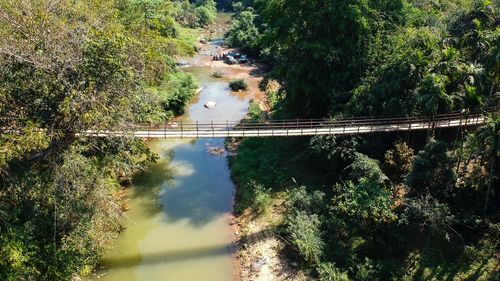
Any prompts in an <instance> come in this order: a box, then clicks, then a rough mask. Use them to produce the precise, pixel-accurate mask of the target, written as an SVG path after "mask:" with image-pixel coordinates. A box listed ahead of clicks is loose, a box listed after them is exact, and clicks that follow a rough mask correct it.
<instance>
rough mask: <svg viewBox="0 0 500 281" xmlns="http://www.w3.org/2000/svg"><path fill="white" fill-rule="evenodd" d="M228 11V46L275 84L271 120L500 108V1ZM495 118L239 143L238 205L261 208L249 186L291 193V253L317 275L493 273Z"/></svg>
mask: <svg viewBox="0 0 500 281" xmlns="http://www.w3.org/2000/svg"><path fill="white" fill-rule="evenodd" d="M233 8H234V10H235V16H234V19H233V24H232V26H231V29H230V31H229V33H228V35H227V41H228V43H230V44H232V45H234V46H238V47H242V48H248V49H252V52H253V53H255V54H259V55H260V57H261V59H263V60H266V61H267V62H268V63H269V64H270V65H271V67H272V70H271V72H270V73H269V74H268V77H267V78H268V79H266V81H267V80H269V81H271V80H275V81H278V82H279V84H280V85H281V87H280V89H279V92H278V93H277V95H276V94H275V93H273V95H272V100H273V102H272V103H273V106H274V108H273V115H272V116H271V118H276V119H285V118H297V117H313V118H314V117H317V118H332V119H335V118H341V117H351V116H394V115H406V116H413V115H427V116H429V117H432V116H434V115H436V114H440V113H447V112H452V111H463V112H464V113H472V112H474V113H480V112H486V110H487V108H491V107H493V106H497V108H498V105H499V104H498V102H499V96H500V92H499V82H500V81H499V73H500V72H499V70H500V69H499V65H500V60H499V59H500V55H499V54H500V53H499V51H500V48H499V46H500V29H499V26H500V2H499V1H473V0H452V1H425V0H424V1H421V0H419V1H416V0H398V1H378V0H374V1H336V0H335V1H322V0H310V1H293V0H279V1H260V0H254V1H243V2H238V3H236V4H234V5H233ZM250 15H251V16H250ZM244 18H245V20H243V19H244ZM249 30H250V31H251V32H249ZM251 115H252V118H261V114H260V112H259V111H258V110H256V109H255V108H251ZM499 122H500V116H499V115H498V112H496V113H492V114H490V119H489V121H488V124H487V125H486V126H484V127H482V128H479V129H477V130H472V131H470V130H464V129H459V130H457V129H448V130H447V129H443V130H429V132H413V133H404V134H403V133H399V134H396V133H395V134H389V133H386V134H371V135H369V136H365V135H359V136H320V137H313V138H311V139H306V138H287V139H278V138H269V139H243V140H242V141H241V143H240V145H239V151H238V154H237V155H236V156H234V157H232V158H231V159H230V164H231V169H232V175H233V178H234V179H235V181H236V182H237V184H238V186H239V188H238V190H237V194H236V196H237V205H236V211H237V212H243V211H244V210H246V209H248V208H250V209H257V208H258V209H262V208H263V206H262V200H260V201H261V202H260V203H259V204H256V200H255V193H256V192H257V188H256V187H257V186H258V187H259V189H264V190H266V191H268V192H269V193H270V194H271V196H272V198H273V200H271V202H270V203H269V208H273V206H274V205H276V204H274V203H273V202H280V200H282V198H283V194H286V196H285V197H286V198H287V199H286V204H285V206H286V208H285V209H286V210H285V211H284V212H285V213H284V216H285V220H284V221H283V222H282V223H281V225H280V226H279V227H278V229H279V231H280V232H281V236H283V237H284V238H286V240H287V241H288V243H287V245H288V247H287V249H288V251H287V253H289V256H290V258H292V259H294V260H296V261H297V262H298V263H299V267H300V268H301V269H302V270H303V271H304V272H306V273H308V274H309V275H311V276H312V277H313V278H316V279H319V280H496V279H499V278H500V276H499V275H498V265H497V258H498V257H497V256H496V255H497V254H496V253H498V252H499V250H500V244H499V242H498V241H500V232H499V227H498V226H499V225H500V218H499V217H498V211H499V210H500V195H499V192H500V191H499V189H498V187H499V186H500V162H499V159H500V149H499V140H500V130H499V128H500V127H499ZM279 211H282V210H281V209H279V210H274V211H273V212H279Z"/></svg>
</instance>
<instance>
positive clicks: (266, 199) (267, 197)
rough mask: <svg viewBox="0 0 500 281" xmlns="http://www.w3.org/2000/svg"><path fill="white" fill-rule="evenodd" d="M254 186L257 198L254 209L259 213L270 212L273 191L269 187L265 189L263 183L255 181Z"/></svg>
mask: <svg viewBox="0 0 500 281" xmlns="http://www.w3.org/2000/svg"><path fill="white" fill-rule="evenodd" d="M253 185H254V188H255V191H254V192H255V199H254V209H255V210H256V211H257V212H258V213H259V214H265V213H268V212H269V210H270V208H271V204H272V200H273V198H272V197H271V192H270V190H269V189H265V188H264V187H263V186H262V185H260V184H255V183H253Z"/></svg>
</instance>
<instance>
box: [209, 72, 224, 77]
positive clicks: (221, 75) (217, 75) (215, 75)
mask: <svg viewBox="0 0 500 281" xmlns="http://www.w3.org/2000/svg"><path fill="white" fill-rule="evenodd" d="M224 74H225V73H224V72H222V71H215V72H214V73H212V77H213V78H222V77H224Z"/></svg>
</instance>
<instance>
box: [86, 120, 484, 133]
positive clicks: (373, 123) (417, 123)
mask: <svg viewBox="0 0 500 281" xmlns="http://www.w3.org/2000/svg"><path fill="white" fill-rule="evenodd" d="M485 122H486V117H485V116H482V115H474V116H470V115H469V116H467V117H466V116H462V115H460V114H448V115H439V116H436V117H435V118H433V119H432V120H431V119H422V118H419V117H410V118H408V117H403V118H383V119H360V118H352V119H343V120H339V121H332V120H284V121H269V122H243V123H239V122H228V121H226V122H210V123H200V122H191V123H184V122H178V123H177V122H167V123H165V124H134V125H131V126H129V127H128V128H127V129H126V130H123V131H110V130H87V131H85V132H83V133H81V134H80V135H86V136H101V137H104V136H133V137H139V138H224V137H287V136H313V135H344V134H366V133H375V132H394V131H413V130H427V129H432V128H452V127H462V126H478V125H482V124H484V123H485Z"/></svg>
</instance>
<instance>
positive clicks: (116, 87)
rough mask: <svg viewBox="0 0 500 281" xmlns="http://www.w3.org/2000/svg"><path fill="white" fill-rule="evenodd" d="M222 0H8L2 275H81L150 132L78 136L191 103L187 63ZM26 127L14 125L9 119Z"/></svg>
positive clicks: (1, 15) (1, 94)
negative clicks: (198, 31)
mask: <svg viewBox="0 0 500 281" xmlns="http://www.w3.org/2000/svg"><path fill="white" fill-rule="evenodd" d="M215 5H216V3H215V2H214V1H211V0H200V1H196V2H193V3H190V2H188V1H158V0H113V1H110V0H91V1H88V0H4V1H0V280H6V281H8V280H71V279H75V278H76V279H75V280H78V278H79V277H80V276H85V275H88V274H89V273H91V272H92V270H93V269H94V267H95V265H96V264H97V262H98V260H99V257H100V256H101V255H102V254H103V253H104V252H105V251H106V249H107V248H109V247H110V246H111V243H110V242H112V241H113V240H114V239H115V238H116V237H117V235H118V233H119V232H120V231H121V230H122V228H123V222H124V220H125V215H124V211H125V210H126V203H125V195H124V193H123V191H122V188H121V186H122V185H126V184H127V183H128V182H129V180H130V178H131V176H132V175H133V174H134V173H136V172H138V171H141V170H142V169H144V167H145V165H147V163H149V162H151V161H154V160H155V159H156V157H157V156H156V155H154V154H153V153H151V152H150V151H149V149H148V148H147V146H146V145H145V142H144V141H142V140H139V139H130V138H125V137H123V138H121V137H108V138H86V137H79V138H76V137H75V133H77V132H80V131H81V130H83V129H91V128H124V126H125V125H126V124H128V123H130V122H159V121H163V120H166V119H168V118H171V117H173V116H175V115H178V114H180V113H182V112H183V110H184V105H185V104H186V102H187V101H189V99H190V98H191V97H193V95H194V93H195V90H196V88H197V87H198V86H197V85H196V81H195V80H194V79H193V78H192V77H191V76H190V75H188V74H186V73H185V72H181V71H180V70H178V69H177V66H176V64H177V57H179V56H188V55H192V54H194V52H195V48H194V44H193V43H194V42H195V41H196V35H194V34H195V33H193V32H192V30H194V29H193V28H199V27H202V26H205V25H207V24H211V23H212V22H213V20H214V19H215V17H216V6H215ZM7 130H8V131H10V132H15V133H14V134H4V132H5V131H7Z"/></svg>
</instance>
